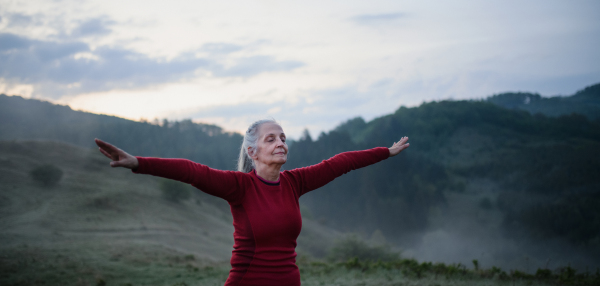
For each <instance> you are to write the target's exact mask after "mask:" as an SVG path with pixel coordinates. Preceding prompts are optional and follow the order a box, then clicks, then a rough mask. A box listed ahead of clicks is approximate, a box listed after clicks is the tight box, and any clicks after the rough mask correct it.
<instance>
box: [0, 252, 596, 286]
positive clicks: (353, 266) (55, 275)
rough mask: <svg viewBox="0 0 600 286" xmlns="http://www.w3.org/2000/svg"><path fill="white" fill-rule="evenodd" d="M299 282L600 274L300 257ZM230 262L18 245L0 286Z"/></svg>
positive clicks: (582, 278)
mask: <svg viewBox="0 0 600 286" xmlns="http://www.w3.org/2000/svg"><path fill="white" fill-rule="evenodd" d="M297 264H298V266H299V268H300V273H301V277H302V285H304V286H312V285H350V286H351V285H357V286H358V285H363V286H370V285H373V286H374V285H439V286H442V285H599V284H600V273H598V272H596V273H595V274H593V273H589V272H587V273H577V271H576V270H575V269H573V268H571V267H568V266H567V267H562V268H558V269H556V270H554V271H552V270H549V269H538V270H537V272H536V273H535V274H528V273H524V272H520V271H504V270H502V269H500V268H497V267H492V268H490V269H470V268H467V267H466V266H465V265H461V264H448V265H447V264H443V263H431V262H418V261H416V260H414V259H397V260H394V261H387V262H382V261H370V260H359V259H357V258H353V259H349V260H347V261H344V262H324V261H321V260H315V259H312V258H309V257H307V256H301V257H299V258H298V260H297ZM228 271H229V265H228V264H227V263H216V262H211V261H206V260H202V259H199V258H197V257H195V256H194V255H190V254H184V253H181V252H178V251H175V250H172V249H168V248H164V247H161V246H159V245H157V246H154V247H148V246H147V245H140V246H136V245H134V244H121V245H119V244H112V245H95V246H90V245H83V244H78V245H64V246H63V247H55V248H53V249H46V248H41V247H32V246H27V245H21V246H18V247H13V248H8V249H2V250H0V285H7V286H8V285H14V286H18V285H65V286H69V285H75V286H87V285H91V286H102V285H104V286H107V285H119V286H129V285H131V286H133V285H160V286H162V285H164V286H175V285H178V286H183V285H187V286H193V285H223V284H224V282H225V280H226V279H227V275H228Z"/></svg>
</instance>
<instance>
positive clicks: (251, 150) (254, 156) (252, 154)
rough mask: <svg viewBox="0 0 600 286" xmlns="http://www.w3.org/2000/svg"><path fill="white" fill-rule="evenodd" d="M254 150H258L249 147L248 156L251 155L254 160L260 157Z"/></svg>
mask: <svg viewBox="0 0 600 286" xmlns="http://www.w3.org/2000/svg"><path fill="white" fill-rule="evenodd" d="M254 151H256V150H253V149H252V147H248V156H250V158H252V160H256V159H258V157H257V156H256V154H255V152H254Z"/></svg>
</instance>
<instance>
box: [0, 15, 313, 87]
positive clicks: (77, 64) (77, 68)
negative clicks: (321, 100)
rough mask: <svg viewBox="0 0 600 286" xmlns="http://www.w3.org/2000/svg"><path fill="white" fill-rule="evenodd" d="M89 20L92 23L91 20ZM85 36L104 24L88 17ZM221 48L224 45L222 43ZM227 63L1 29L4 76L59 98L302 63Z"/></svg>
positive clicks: (265, 59)
mask: <svg viewBox="0 0 600 286" xmlns="http://www.w3.org/2000/svg"><path fill="white" fill-rule="evenodd" d="M86 23H87V24H86ZM86 23H84V25H82V26H85V27H87V28H85V29H83V28H82V29H80V30H79V33H80V34H81V35H93V34H94V33H104V32H105V31H104V30H103V28H102V27H103V26H102V25H103V24H99V22H97V21H92V22H86ZM219 47H220V48H219ZM212 48H213V49H216V50H222V51H223V50H229V51H231V50H234V49H235V48H237V46H236V47H235V48H234V45H231V44H229V45H228V44H220V46H216V45H213V46H212ZM231 61H232V62H233V65H231V66H229V67H226V66H224V65H223V64H222V63H221V62H220V59H218V58H211V57H208V58H198V57H196V56H194V53H192V52H189V53H183V54H180V55H179V56H177V57H175V58H174V59H172V60H169V61H166V60H163V59H156V58H150V57H148V56H146V55H144V54H141V53H138V52H135V51H131V50H127V49H122V48H114V47H107V46H100V47H98V48H96V49H93V50H92V49H91V48H90V46H89V45H88V44H86V43H84V42H81V41H63V42H54V41H44V40H34V39H28V38H25V37H21V36H18V35H15V34H10V33H0V78H3V79H4V80H5V81H8V82H9V83H14V84H32V85H35V86H36V88H35V89H36V94H39V93H41V94H43V95H45V96H49V97H53V98H58V97H61V96H63V95H70V94H77V93H82V92H93V91H105V90H110V89H114V88H138V87H145V86H151V85H155V84H161V83H165V82H172V81H178V80H185V79H189V78H192V77H196V76H197V75H196V73H195V71H196V70H199V69H200V70H204V71H207V72H209V73H210V74H212V75H213V76H218V77H250V76H254V75H257V74H260V73H264V72H277V71H288V70H292V69H294V68H297V67H300V66H302V65H303V63H301V62H297V61H277V60H276V59H275V58H273V57H271V56H251V57H242V58H237V59H232V60H231Z"/></svg>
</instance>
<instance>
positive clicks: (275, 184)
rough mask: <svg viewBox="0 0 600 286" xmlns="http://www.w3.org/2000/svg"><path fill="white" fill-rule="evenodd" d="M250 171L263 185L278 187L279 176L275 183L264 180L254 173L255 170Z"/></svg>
mask: <svg viewBox="0 0 600 286" xmlns="http://www.w3.org/2000/svg"><path fill="white" fill-rule="evenodd" d="M252 171H253V172H254V175H255V176H256V177H257V178H258V179H259V180H261V181H262V182H263V183H265V184H267V185H269V186H279V182H280V181H281V175H279V179H277V181H269V180H267V179H264V178H262V177H261V176H259V175H258V174H257V173H256V170H255V169H253V170H252Z"/></svg>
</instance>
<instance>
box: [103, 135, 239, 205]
mask: <svg viewBox="0 0 600 286" xmlns="http://www.w3.org/2000/svg"><path fill="white" fill-rule="evenodd" d="M95 141H96V144H97V145H98V147H99V149H100V152H101V153H102V154H104V156H106V157H108V158H109V159H111V160H112V161H111V162H110V165H111V166H112V167H123V168H128V169H131V170H132V171H133V172H134V173H138V174H148V175H153V176H158V177H163V178H167V179H172V180H177V181H180V182H184V183H188V184H191V185H192V186H194V187H196V188H198V189H200V190H202V191H203V192H205V193H208V194H211V195H213V196H216V197H220V198H223V199H225V200H227V201H229V202H233V203H235V202H238V201H240V200H241V198H242V197H243V194H244V192H243V191H244V190H243V188H242V185H243V183H242V182H241V180H242V177H243V175H241V173H240V174H237V173H238V172H232V171H221V170H216V169H212V168H209V167H208V166H206V165H202V164H198V163H195V162H192V161H190V160H185V159H162V158H151V157H134V156H131V155H130V154H128V153H127V152H125V151H123V150H121V149H119V148H117V147H115V146H113V145H111V144H109V143H106V142H104V141H102V140H100V139H96V140H95Z"/></svg>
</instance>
